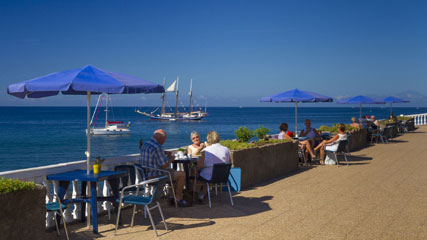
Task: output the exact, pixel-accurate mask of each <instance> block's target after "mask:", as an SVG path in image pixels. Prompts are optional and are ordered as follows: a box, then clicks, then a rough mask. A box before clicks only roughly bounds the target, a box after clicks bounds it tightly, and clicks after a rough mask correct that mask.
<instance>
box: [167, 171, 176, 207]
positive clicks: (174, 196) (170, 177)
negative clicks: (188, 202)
mask: <svg viewBox="0 0 427 240" xmlns="http://www.w3.org/2000/svg"><path fill="white" fill-rule="evenodd" d="M168 175H169V181H170V183H171V188H172V194H173V199H174V201H175V207H176V208H178V202H177V201H176V195H175V188H174V186H173V181H172V176H171V174H170V173H169V172H168Z"/></svg>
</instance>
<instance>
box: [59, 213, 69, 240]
mask: <svg viewBox="0 0 427 240" xmlns="http://www.w3.org/2000/svg"><path fill="white" fill-rule="evenodd" d="M61 218H62V222H63V223H64V230H65V236H66V237H67V240H70V238H69V237H68V230H67V223H65V218H64V213H63V212H62V211H61Z"/></svg>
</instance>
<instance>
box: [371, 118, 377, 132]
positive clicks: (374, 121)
mask: <svg viewBox="0 0 427 240" xmlns="http://www.w3.org/2000/svg"><path fill="white" fill-rule="evenodd" d="M370 123H371V126H370V127H371V128H372V129H374V130H376V129H378V120H375V116H374V115H372V116H371V121H370Z"/></svg>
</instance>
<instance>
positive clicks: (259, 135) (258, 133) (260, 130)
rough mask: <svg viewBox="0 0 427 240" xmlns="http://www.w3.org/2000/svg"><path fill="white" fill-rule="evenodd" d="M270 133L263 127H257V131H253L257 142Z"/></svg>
mask: <svg viewBox="0 0 427 240" xmlns="http://www.w3.org/2000/svg"><path fill="white" fill-rule="evenodd" d="M269 132H270V129H267V128H265V127H264V126H263V125H261V126H259V128H258V129H255V133H256V136H257V138H258V139H259V140H261V139H264V137H265V135H267V133H269Z"/></svg>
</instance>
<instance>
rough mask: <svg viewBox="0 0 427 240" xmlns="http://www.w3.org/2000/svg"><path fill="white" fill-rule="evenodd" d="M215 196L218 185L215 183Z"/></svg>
mask: <svg viewBox="0 0 427 240" xmlns="http://www.w3.org/2000/svg"><path fill="white" fill-rule="evenodd" d="M215 196H218V184H216V183H215Z"/></svg>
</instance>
